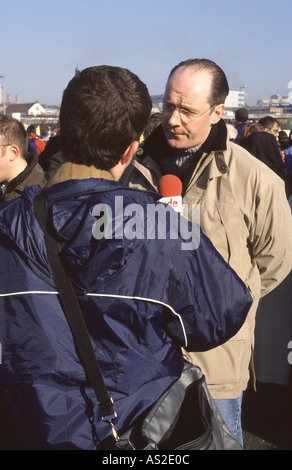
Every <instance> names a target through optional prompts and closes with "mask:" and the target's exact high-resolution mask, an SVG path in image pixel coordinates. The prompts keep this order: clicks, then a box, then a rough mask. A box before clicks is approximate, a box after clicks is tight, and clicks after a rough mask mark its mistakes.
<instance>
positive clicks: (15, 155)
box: [8, 144, 20, 162]
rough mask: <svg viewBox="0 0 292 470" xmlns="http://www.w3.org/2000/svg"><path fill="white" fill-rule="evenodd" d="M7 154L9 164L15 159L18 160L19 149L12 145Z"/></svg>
mask: <svg viewBox="0 0 292 470" xmlns="http://www.w3.org/2000/svg"><path fill="white" fill-rule="evenodd" d="M8 152H9V160H10V161H11V162H13V161H14V160H16V158H18V157H19V155H20V150H19V147H18V146H17V145H14V144H13V145H10V146H9V149H8Z"/></svg>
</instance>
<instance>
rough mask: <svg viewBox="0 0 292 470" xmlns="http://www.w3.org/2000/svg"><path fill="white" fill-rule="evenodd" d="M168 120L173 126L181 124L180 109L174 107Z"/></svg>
mask: <svg viewBox="0 0 292 470" xmlns="http://www.w3.org/2000/svg"><path fill="white" fill-rule="evenodd" d="M168 122H169V124H170V125H171V126H180V124H181V117H180V113H179V111H178V109H174V110H173V111H172V113H171V115H170V116H169V118H168Z"/></svg>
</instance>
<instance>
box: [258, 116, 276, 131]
mask: <svg viewBox="0 0 292 470" xmlns="http://www.w3.org/2000/svg"><path fill="white" fill-rule="evenodd" d="M259 124H261V125H262V126H263V128H264V129H272V128H273V127H274V125H275V124H278V126H280V123H279V121H277V119H275V118H273V117H272V116H264V117H262V118H261V119H259Z"/></svg>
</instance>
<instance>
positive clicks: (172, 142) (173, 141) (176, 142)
mask: <svg viewBox="0 0 292 470" xmlns="http://www.w3.org/2000/svg"><path fill="white" fill-rule="evenodd" d="M165 137H166V140H167V143H168V145H169V146H170V147H172V148H174V149H183V148H185V147H186V146H187V142H186V139H184V138H183V136H173V135H169V134H166V135H165Z"/></svg>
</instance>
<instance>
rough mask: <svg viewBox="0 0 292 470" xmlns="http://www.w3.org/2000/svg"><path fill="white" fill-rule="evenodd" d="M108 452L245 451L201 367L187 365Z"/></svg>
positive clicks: (111, 442) (104, 446) (106, 445)
mask: <svg viewBox="0 0 292 470" xmlns="http://www.w3.org/2000/svg"><path fill="white" fill-rule="evenodd" d="M118 435H119V440H118V441H114V439H113V438H108V439H106V440H105V441H104V442H103V443H102V444H101V445H100V449H107V450H131V449H132V450H179V451H184V450H242V447H241V445H240V444H239V443H238V441H237V440H236V439H235V437H234V436H233V434H231V432H230V431H229V429H228V427H227V425H226V424H225V422H224V420H223V419H222V417H221V414H220V412H219V410H218V408H217V406H216V403H215V402H214V400H213V398H212V397H211V395H210V392H209V390H208V387H207V384H206V380H205V376H204V375H203V374H202V371H201V369H200V368H199V367H197V366H195V365H192V364H189V363H186V364H185V366H184V370H183V373H182V375H181V377H180V378H179V380H177V382H175V384H174V385H172V387H171V388H170V389H169V390H168V391H167V392H166V393H165V394H164V395H163V396H162V397H161V398H160V399H159V400H158V401H157V402H156V403H154V405H153V406H152V407H151V408H150V409H149V410H148V411H147V412H146V413H144V414H143V416H140V417H139V419H138V420H137V421H136V422H135V423H134V424H133V425H132V426H131V427H130V428H129V429H127V430H125V431H120V432H119V433H118Z"/></svg>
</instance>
